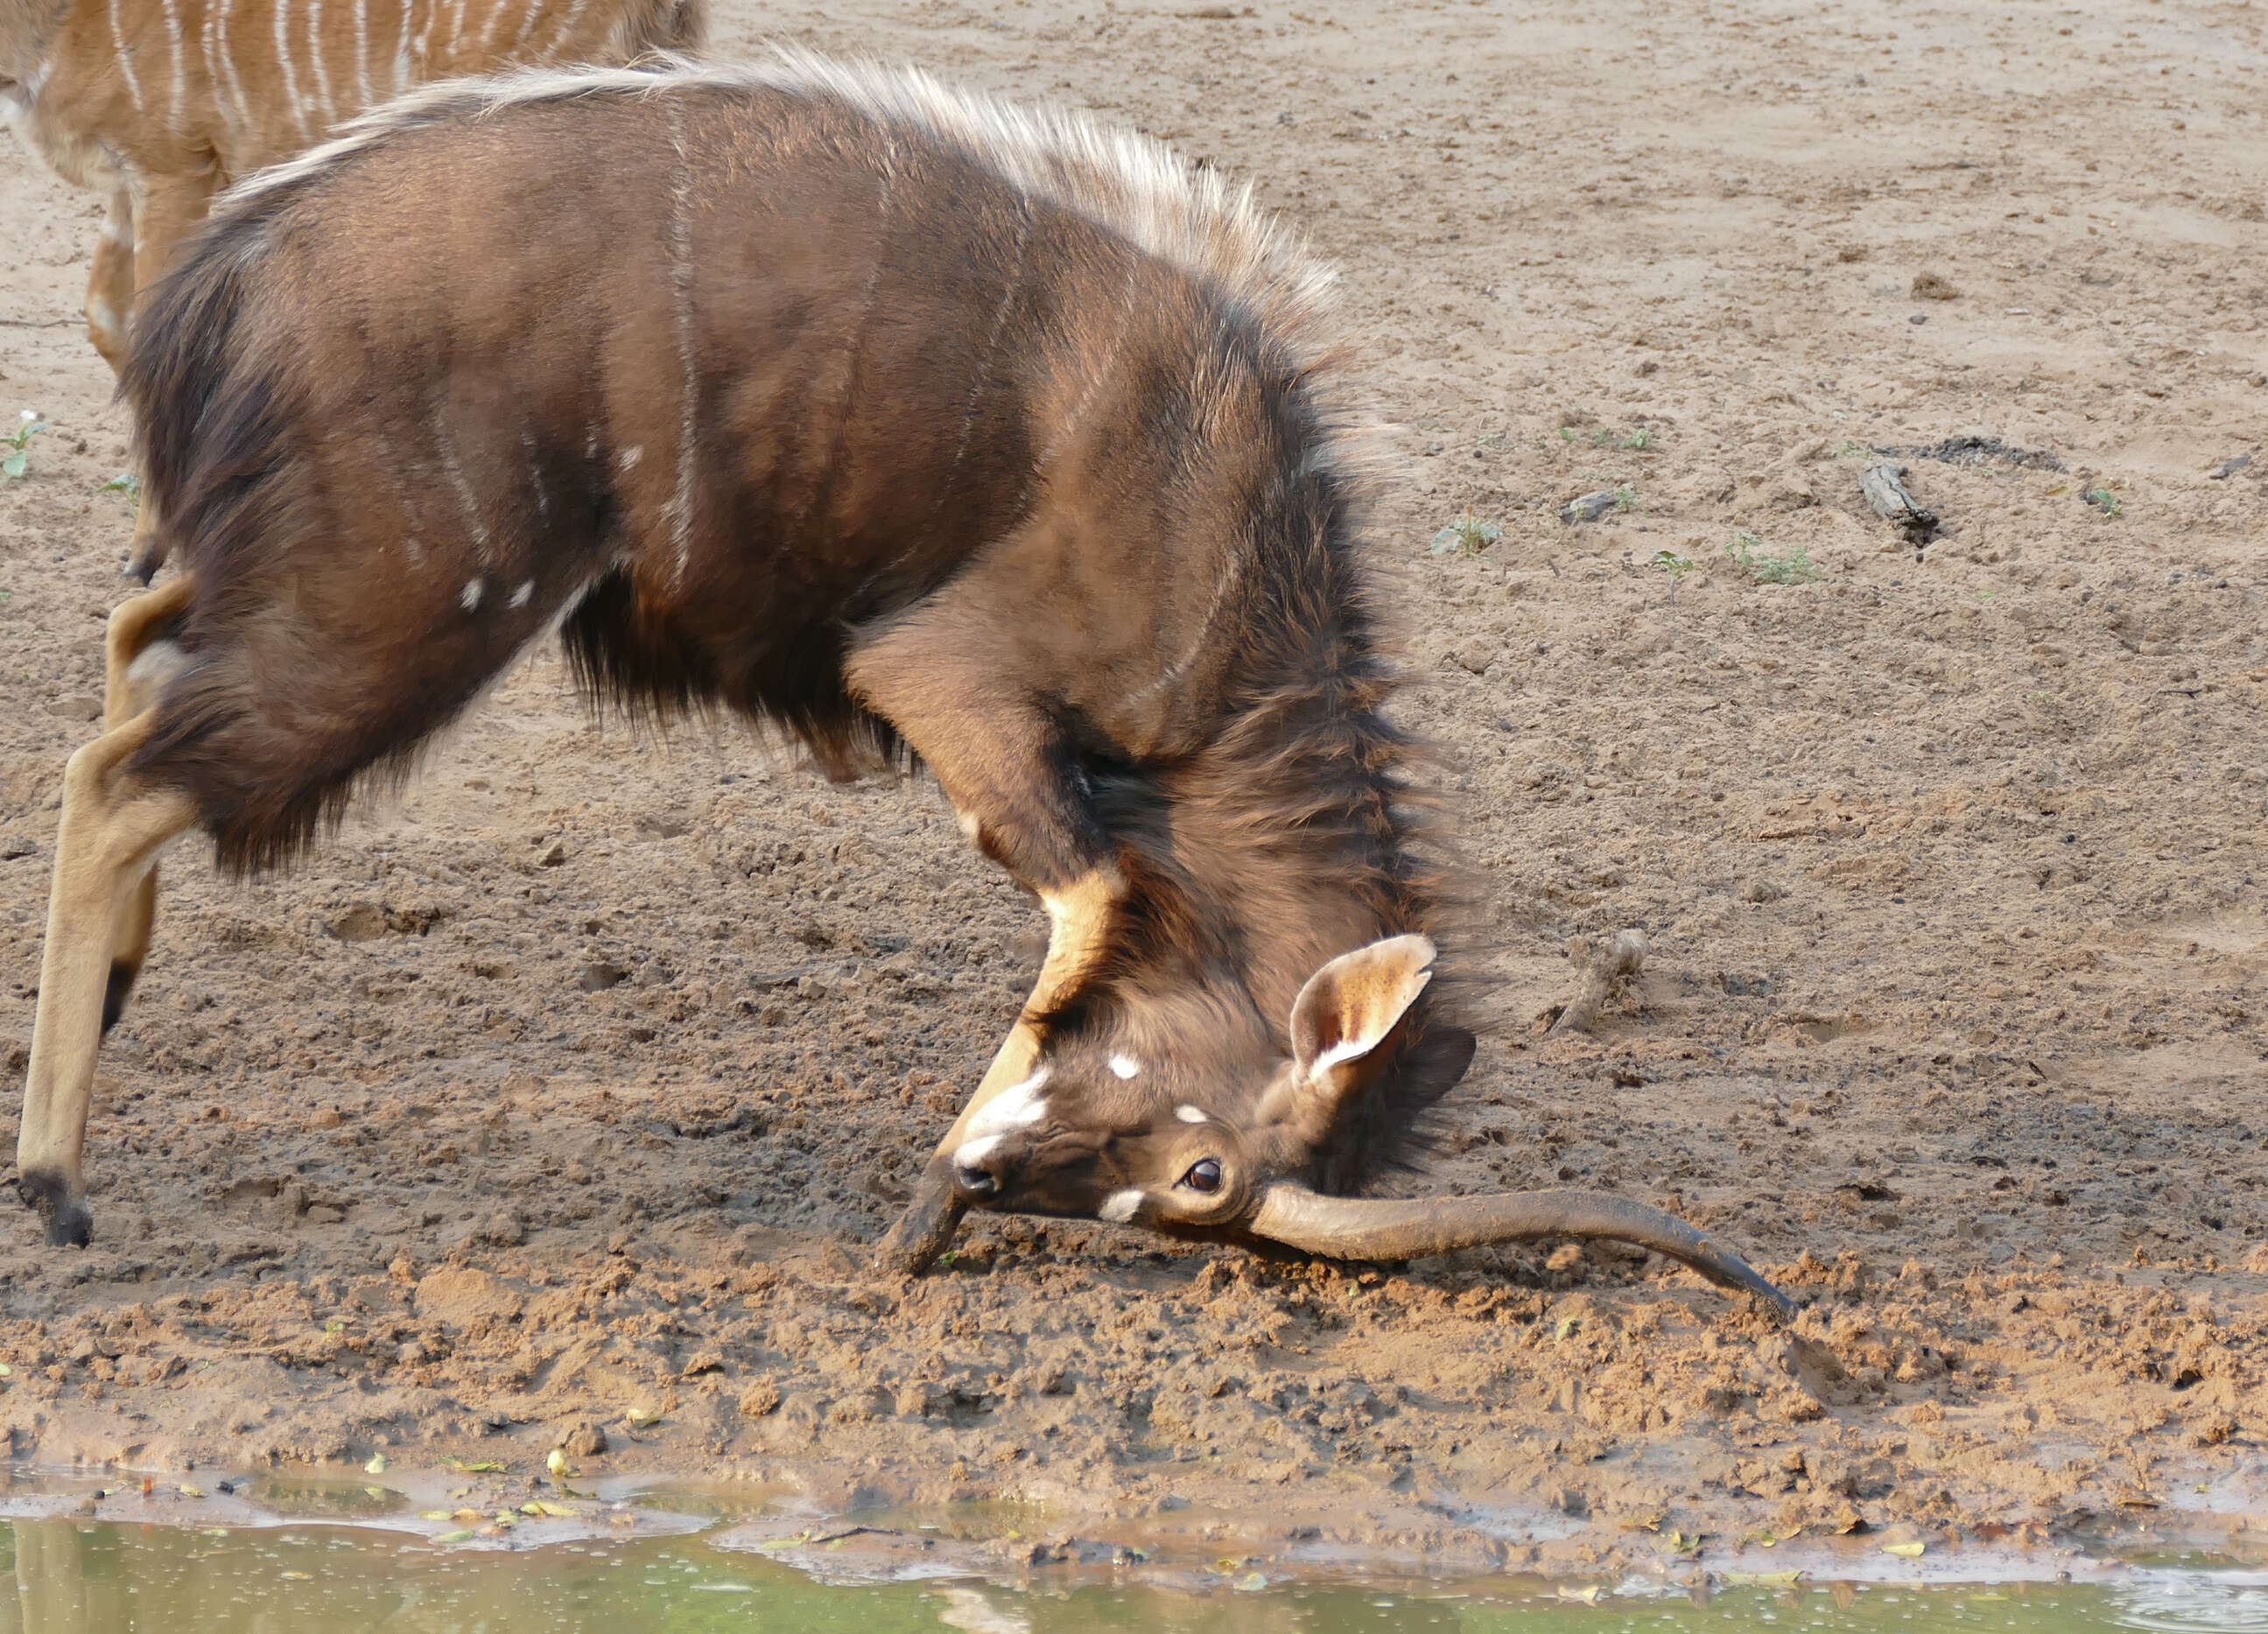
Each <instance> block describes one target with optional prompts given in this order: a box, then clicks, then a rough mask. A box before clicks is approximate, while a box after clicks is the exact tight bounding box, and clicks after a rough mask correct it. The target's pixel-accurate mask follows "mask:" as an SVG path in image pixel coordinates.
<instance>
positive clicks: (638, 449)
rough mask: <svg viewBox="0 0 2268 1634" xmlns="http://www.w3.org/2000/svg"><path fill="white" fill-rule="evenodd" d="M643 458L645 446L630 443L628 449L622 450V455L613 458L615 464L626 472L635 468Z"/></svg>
mask: <svg viewBox="0 0 2268 1634" xmlns="http://www.w3.org/2000/svg"><path fill="white" fill-rule="evenodd" d="M644 458H645V445H644V444H643V443H632V444H631V445H630V446H629V447H628V448H625V449H623V450H622V453H619V454H616V455H615V464H616V465H619V466H620V467H622V469H623V470H625V471H628V470H630V469H632V468H633V467H636V466H637V462H638V461H639V460H643V459H644Z"/></svg>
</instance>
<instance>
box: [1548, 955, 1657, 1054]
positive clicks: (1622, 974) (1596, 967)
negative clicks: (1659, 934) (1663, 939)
mask: <svg viewBox="0 0 2268 1634" xmlns="http://www.w3.org/2000/svg"><path fill="white" fill-rule="evenodd" d="M1567 957H1568V960H1569V961H1571V962H1572V964H1573V965H1574V967H1575V969H1576V971H1577V973H1578V974H1580V975H1581V977H1582V979H1583V986H1582V990H1581V991H1580V992H1578V993H1577V994H1576V995H1575V997H1573V998H1572V1000H1570V1001H1569V1003H1568V1005H1567V1007H1566V1008H1565V1009H1564V1010H1562V1011H1561V1012H1559V1014H1558V1017H1557V1019H1555V1020H1554V1021H1553V1022H1552V1023H1551V1029H1550V1030H1551V1032H1552V1033H1553V1034H1560V1033H1585V1032H1588V1031H1589V1030H1590V1027H1591V1023H1593V1022H1594V1021H1595V1020H1597V1019H1599V1012H1601V1011H1602V1010H1603V1009H1604V1008H1606V1003H1607V999H1608V997H1609V996H1610V995H1611V994H1612V993H1613V992H1614V990H1615V989H1616V987H1617V986H1619V985H1620V984H1621V983H1624V982H1627V981H1629V980H1630V979H1631V977H1632V976H1634V975H1637V974H1638V968H1639V967H1640V966H1642V965H1644V964H1645V963H1646V932H1645V931H1616V932H1615V939H1614V940H1613V941H1612V942H1611V943H1609V945H1608V946H1607V948H1606V950H1605V951H1604V952H1601V951H1600V949H1599V948H1598V947H1597V946H1595V945H1594V944H1593V942H1592V941H1591V939H1590V938H1588V937H1585V936H1579V937H1576V938H1573V939H1572V940H1571V941H1569V943H1568V944H1567Z"/></svg>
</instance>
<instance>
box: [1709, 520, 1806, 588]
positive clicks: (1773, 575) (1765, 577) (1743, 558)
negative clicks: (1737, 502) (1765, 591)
mask: <svg viewBox="0 0 2268 1634" xmlns="http://www.w3.org/2000/svg"><path fill="white" fill-rule="evenodd" d="M1725 554H1726V555H1727V556H1730V557H1732V558H1733V560H1734V561H1735V562H1737V563H1740V565H1741V570H1742V572H1744V573H1746V574H1747V575H1748V576H1749V578H1752V579H1754V580H1756V583H1757V584H1759V585H1808V584H1809V583H1810V582H1811V581H1812V580H1813V579H1815V578H1819V577H1820V570H1819V569H1818V568H1817V567H1816V566H1815V565H1814V564H1813V563H1812V560H1811V553H1810V552H1809V551H1808V550H1806V549H1804V548H1803V547H1802V546H1800V545H1798V546H1797V547H1796V548H1794V549H1793V550H1791V551H1789V552H1788V553H1787V554H1786V556H1771V555H1768V554H1767V553H1766V552H1765V550H1764V536H1763V535H1762V534H1752V533H1750V532H1749V531H1748V530H1747V529H1746V528H1743V529H1742V530H1741V531H1740V532H1739V533H1737V534H1734V535H1733V541H1732V543H1730V544H1728V545H1727V546H1726V547H1725Z"/></svg>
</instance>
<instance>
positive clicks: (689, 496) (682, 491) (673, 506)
mask: <svg viewBox="0 0 2268 1634" xmlns="http://www.w3.org/2000/svg"><path fill="white" fill-rule="evenodd" d="M669 144H670V146H671V147H672V148H673V149H674V150H675V151H676V153H677V163H676V166H674V174H673V175H672V176H671V177H670V181H669V191H670V205H669V303H670V315H669V332H670V338H671V340H672V341H673V342H674V344H675V346H676V348H677V392H678V404H677V481H676V483H675V485H674V487H673V488H672V489H671V490H670V495H669V505H668V516H669V548H670V552H671V569H670V583H671V584H672V585H674V586H682V585H684V583H685V575H686V573H687V571H688V570H689V569H690V568H691V567H692V565H693V494H694V483H693V479H694V475H695V473H696V461H697V460H698V459H699V457H700V451H701V450H700V435H699V433H700V429H701V425H700V413H699V411H700V407H701V403H700V395H701V379H700V375H699V372H698V371H697V370H696V368H695V366H694V355H693V341H694V334H693V156H692V155H691V154H690V153H689V152H687V151H685V133H684V131H683V130H682V129H681V128H680V121H679V116H678V110H677V108H676V107H675V106H674V104H673V105H672V106H671V107H670V109H669Z"/></svg>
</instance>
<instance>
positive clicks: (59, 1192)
mask: <svg viewBox="0 0 2268 1634" xmlns="http://www.w3.org/2000/svg"><path fill="white" fill-rule="evenodd" d="M16 1195H17V1196H20V1197H21V1198H23V1200H24V1201H25V1203H27V1204H29V1205H30V1206H31V1208H32V1210H33V1211H34V1212H35V1213H37V1214H38V1215H39V1217H40V1219H41V1220H42V1221H43V1222H44V1223H45V1224H46V1226H47V1228H48V1247H49V1248H85V1247H86V1245H87V1244H88V1243H90V1242H92V1241H93V1240H94V1216H93V1215H92V1214H90V1213H88V1212H87V1210H86V1204H85V1203H81V1202H79V1201H78V1200H77V1198H75V1197H73V1196H71V1195H70V1188H69V1187H68V1186H66V1185H65V1184H64V1183H63V1176H61V1175H60V1174H46V1173H44V1172H40V1171H34V1172H33V1173H32V1174H25V1175H22V1176H20V1177H18V1180H17V1181H16Z"/></svg>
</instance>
